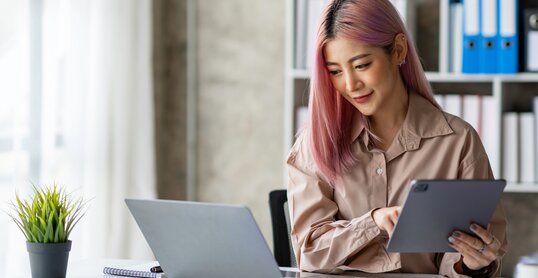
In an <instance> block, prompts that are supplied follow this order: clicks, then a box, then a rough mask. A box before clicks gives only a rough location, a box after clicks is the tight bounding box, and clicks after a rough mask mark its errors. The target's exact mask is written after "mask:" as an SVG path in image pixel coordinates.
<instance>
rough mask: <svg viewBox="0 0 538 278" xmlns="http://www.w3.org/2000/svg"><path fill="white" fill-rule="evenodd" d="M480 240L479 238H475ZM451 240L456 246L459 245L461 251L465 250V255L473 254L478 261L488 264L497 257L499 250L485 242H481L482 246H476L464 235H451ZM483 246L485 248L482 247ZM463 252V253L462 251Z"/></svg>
mask: <svg viewBox="0 0 538 278" xmlns="http://www.w3.org/2000/svg"><path fill="white" fill-rule="evenodd" d="M475 239H476V240H478V241H480V240H479V239H477V238H475ZM449 242H450V243H452V244H453V245H455V246H458V248H459V250H458V251H460V252H464V253H465V255H467V256H471V257H473V258H474V259H476V260H477V261H478V262H481V263H486V264H485V265H488V264H489V263H491V262H492V261H494V260H495V259H496V258H497V250H492V249H491V248H489V247H488V246H487V245H485V244H484V243H482V244H480V247H478V248H476V247H475V246H472V245H470V244H468V243H467V242H466V241H463V240H462V237H461V235H460V237H453V236H450V237H449ZM482 248H483V249H482ZM462 254H463V253H462Z"/></svg>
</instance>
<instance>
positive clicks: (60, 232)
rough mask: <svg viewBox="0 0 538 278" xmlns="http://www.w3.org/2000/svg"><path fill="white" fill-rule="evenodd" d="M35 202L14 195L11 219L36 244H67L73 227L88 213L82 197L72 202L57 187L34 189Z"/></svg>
mask: <svg viewBox="0 0 538 278" xmlns="http://www.w3.org/2000/svg"><path fill="white" fill-rule="evenodd" d="M33 193H34V194H33V195H34V196H33V198H31V200H30V201H27V200H21V198H20V197H19V194H18V193H16V194H15V200H16V202H15V203H14V202H11V208H12V211H13V212H14V213H13V214H12V213H8V214H9V216H10V217H11V218H12V219H13V221H15V223H17V226H19V229H20V230H21V231H22V232H23V233H24V236H25V237H26V240H27V241H29V242H37V243H60V242H66V241H67V240H68V238H69V234H70V233H71V231H72V230H73V227H74V226H75V225H76V224H77V223H78V221H80V219H81V218H82V216H84V214H85V212H86V202H84V201H83V199H82V197H80V198H77V199H73V198H72V196H71V195H70V194H67V193H66V192H65V189H63V188H58V187H57V186H56V183H55V184H54V185H53V186H51V187H41V188H38V187H36V186H35V185H33Z"/></svg>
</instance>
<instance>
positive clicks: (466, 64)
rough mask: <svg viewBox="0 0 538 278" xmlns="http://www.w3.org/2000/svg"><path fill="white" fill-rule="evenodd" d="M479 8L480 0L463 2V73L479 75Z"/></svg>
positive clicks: (465, 0)
mask: <svg viewBox="0 0 538 278" xmlns="http://www.w3.org/2000/svg"><path fill="white" fill-rule="evenodd" d="M479 6H480V2H479V0H464V1H463V61H462V72H463V73H478V72H479V71H480V65H479V62H480V55H479V50H480V48H479V47H478V41H479V39H480V12H479V11H480V9H479V8H480V7H479Z"/></svg>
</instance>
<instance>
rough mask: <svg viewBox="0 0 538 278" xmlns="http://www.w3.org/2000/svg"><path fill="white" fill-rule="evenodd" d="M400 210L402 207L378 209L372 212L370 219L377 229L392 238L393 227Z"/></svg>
mask: <svg viewBox="0 0 538 278" xmlns="http://www.w3.org/2000/svg"><path fill="white" fill-rule="evenodd" d="M401 210H402V207H388V208H378V209H375V210H374V211H373V212H372V218H373V219H374V222H375V224H376V225H377V226H378V227H379V229H381V230H383V231H386V232H387V233H388V234H389V236H392V232H393V231H394V225H396V221H397V220H398V217H399V216H400V212H401Z"/></svg>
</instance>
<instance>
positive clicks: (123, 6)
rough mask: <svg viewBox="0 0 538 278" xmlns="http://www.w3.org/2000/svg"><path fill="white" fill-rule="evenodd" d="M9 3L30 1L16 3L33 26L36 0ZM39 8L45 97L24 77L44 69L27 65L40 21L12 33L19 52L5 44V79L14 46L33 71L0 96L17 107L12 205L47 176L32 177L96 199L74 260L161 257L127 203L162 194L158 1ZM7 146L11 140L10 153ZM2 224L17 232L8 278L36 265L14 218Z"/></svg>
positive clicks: (55, 3) (3, 245)
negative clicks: (155, 56)
mask: <svg viewBox="0 0 538 278" xmlns="http://www.w3.org/2000/svg"><path fill="white" fill-rule="evenodd" d="M0 1H6V0H0ZM7 1H8V2H21V3H22V4H18V5H19V6H18V7H15V8H13V7H12V10H15V9H18V10H19V11H20V17H19V18H18V19H11V20H12V21H17V20H19V21H20V22H27V21H28V20H29V18H28V14H29V12H28V10H29V8H28V7H30V8H31V6H32V5H33V4H35V2H34V3H32V2H31V1H28V2H25V1H9V0H7ZM32 1H33V0H32ZM36 2H42V3H43V4H42V6H41V7H40V9H41V12H42V22H41V24H40V26H41V27H40V28H39V31H40V32H41V38H42V43H41V51H40V57H39V59H40V62H41V64H42V67H41V69H42V70H41V73H40V76H41V80H42V81H41V82H40V84H39V86H38V87H39V90H36V91H37V92H38V93H37V94H36V93H32V90H30V89H29V88H24V84H25V82H24V80H27V81H28V82H30V84H31V82H32V81H31V80H34V79H35V78H30V77H29V76H32V75H31V74H29V72H31V70H33V69H32V66H35V63H31V61H29V62H24V59H28V58H27V57H28V54H27V53H28V52H29V50H28V49H29V48H30V43H29V41H30V40H31V38H32V37H31V36H33V35H35V32H34V33H32V32H29V31H28V30H32V28H31V26H30V25H31V24H30V25H29V24H26V25H25V26H23V27H22V28H19V30H17V31H13V34H11V36H17V35H18V34H23V35H21V38H20V39H19V45H18V46H4V45H2V44H1V43H0V47H1V48H0V50H1V53H0V63H1V64H0V71H2V72H0V75H2V74H1V73H3V71H6V72H11V71H14V69H15V68H17V66H16V65H17V64H18V63H21V61H7V60H9V59H10V58H11V57H13V56H14V55H13V53H10V54H7V52H8V50H6V49H8V48H10V49H11V50H10V51H12V52H17V55H18V56H17V57H20V58H21V59H23V63H22V65H23V66H20V69H19V68H17V70H18V71H19V72H20V76H22V77H21V78H20V79H23V80H22V81H23V82H11V83H9V84H12V86H13V87H12V88H10V87H8V88H9V90H10V91H11V92H10V93H8V94H6V93H2V94H1V95H0V103H2V104H4V105H5V106H7V108H8V110H9V111H10V112H9V113H8V112H5V111H4V110H2V111H1V112H0V113H1V114H0V117H2V118H0V132H1V134H0V151H2V153H0V175H2V174H4V176H0V183H2V185H1V186H2V189H0V190H2V201H5V200H6V199H10V197H12V196H13V193H14V189H17V190H18V191H19V192H26V191H27V188H28V186H29V182H30V180H32V179H36V178H37V180H32V181H33V182H36V183H39V184H52V183H54V182H56V183H58V184H60V185H63V186H66V187H67V188H68V190H69V191H72V192H74V194H75V195H83V196H84V197H85V198H87V199H92V200H91V202H90V206H89V209H88V212H87V214H86V216H85V217H84V218H83V220H82V221H81V222H80V223H79V225H78V226H77V227H76V228H75V229H74V232H73V235H72V237H71V239H72V240H73V249H72V251H71V257H70V260H77V259H82V258H151V252H150V250H149V248H148V246H147V244H146V243H145V240H144V239H143V237H142V235H141V233H140V232H139V230H138V228H137V227H136V225H135V223H134V221H133V220H132V217H131V215H130V214H129V212H128V210H127V208H126V206H125V204H124V201H123V199H124V198H125V197H140V198H153V197H155V195H156V185H155V163H154V155H155V154H154V149H155V147H154V139H153V138H154V129H153V118H154V113H153V94H152V79H151V74H152V72H151V37H152V36H151V1H150V0H49V1H36ZM1 5H8V4H1ZM8 6H9V5H8ZM11 6H15V4H11ZM0 7H2V6H0ZM4 12H5V13H8V11H7V10H6V9H4V7H2V9H0V14H3V13H4ZM3 16H4V15H0V18H2V19H0V20H4V19H3ZM10 24H11V23H10ZM12 25H13V26H12V27H13V28H18V27H15V26H19V25H16V24H12ZM8 29H9V28H8ZM1 31H3V30H2V29H0V32H1ZM7 33H9V32H7ZM7 33H6V34H7ZM38 33H39V32H38ZM0 34H2V33H0ZM6 34H3V35H5V36H7V35H6ZM24 34H26V36H25V35H24ZM28 37H30V39H28ZM3 41H4V40H3V39H2V40H0V42H3ZM15 59H16V58H15ZM24 63H26V65H30V66H28V67H25V66H24ZM37 64H39V63H37ZM18 76H19V75H18ZM2 84H3V83H1V84H0V86H4V85H2ZM0 91H5V90H4V88H2V89H0ZM29 91H30V92H29ZM9 102H11V103H12V104H9ZM6 103H7V104H6ZM18 106H20V107H18ZM36 107H37V109H36ZM19 108H21V109H19ZM32 108H33V109H32ZM35 111H38V113H37V114H36V113H35ZM4 114H7V116H6V115H4ZM19 114H20V115H19ZM36 118H37V119H36ZM32 122H35V123H37V124H31V123H32ZM4 126H5V128H4ZM36 129H37V131H38V132H37V133H36ZM32 132H34V133H32ZM25 134H36V135H35V136H33V137H32V136H29V135H25ZM30 137H32V138H30ZM4 141H5V142H8V143H6V144H4V145H6V146H5V147H3V145H2V142H4ZM25 144H28V145H27V146H25ZM36 146H37V147H36ZM4 153H5V154H8V157H7V158H4V157H3V155H4ZM25 155H26V156H28V157H30V158H31V157H36V158H37V161H38V163H37V165H38V167H37V171H36V172H37V173H36V177H32V174H31V169H32V167H31V165H30V164H31V159H28V158H25V157H26V156H25ZM2 159H3V160H2ZM29 161H30V162H29ZM3 164H5V165H3ZM6 165H7V166H9V167H7V166H6ZM2 167H3V168H2ZM6 167H7V168H9V169H6ZM4 179H5V180H4ZM4 192H5V194H4ZM4 207H5V206H2V208H4ZM0 225H1V226H3V227H4V226H5V227H10V228H9V229H7V231H5V233H6V234H5V235H3V236H2V238H4V239H7V240H2V241H0V267H1V268H0V276H6V275H7V273H9V271H10V269H17V268H20V267H26V265H27V264H28V262H27V261H28V259H27V254H26V250H25V243H24V239H23V238H22V236H21V235H20V233H21V232H20V231H18V230H17V229H16V226H15V225H14V224H13V223H11V222H10V220H9V219H7V218H6V217H5V216H4V215H2V218H0ZM0 235H1V234H0ZM8 251H9V256H8V255H7V253H6V252H8ZM8 266H9V267H8ZM3 271H5V272H3ZM4 273H5V274H6V275H2V274H4Z"/></svg>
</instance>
